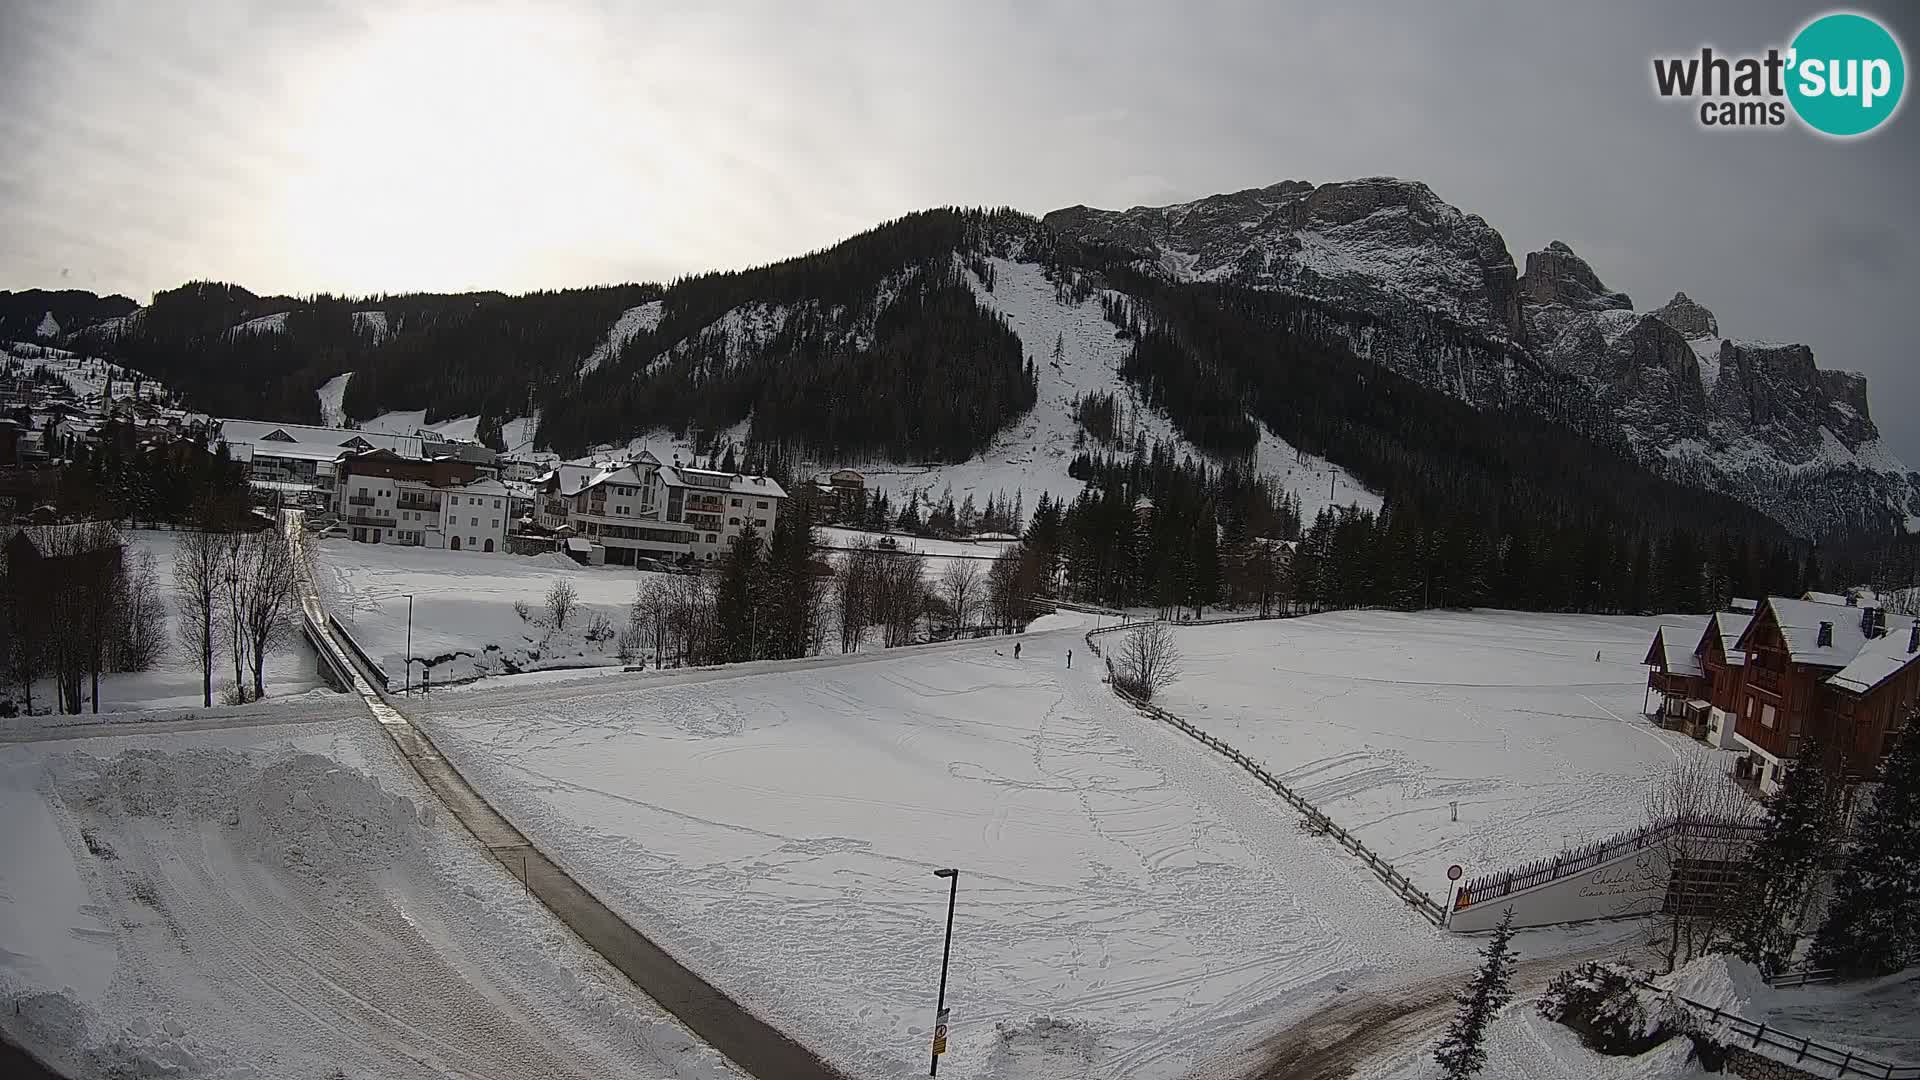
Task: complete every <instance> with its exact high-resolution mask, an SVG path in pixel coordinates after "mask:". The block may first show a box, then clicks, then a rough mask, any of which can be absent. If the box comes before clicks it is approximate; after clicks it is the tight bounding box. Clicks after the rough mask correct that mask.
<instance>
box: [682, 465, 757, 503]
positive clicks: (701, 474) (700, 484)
mask: <svg viewBox="0 0 1920 1080" xmlns="http://www.w3.org/2000/svg"><path fill="white" fill-rule="evenodd" d="M660 479H662V480H664V481H666V484H667V486H668V487H684V488H698V489H700V490H703V491H727V492H731V493H733V494H735V495H752V496H754V497H755V498H760V499H784V498H786V497H787V491H786V489H785V488H783V487H781V486H780V484H779V482H778V481H776V480H773V479H771V478H770V477H765V476H743V475H741V474H739V473H728V472H717V471H715V470H712V469H695V468H692V467H691V466H687V465H681V466H679V467H677V468H676V467H674V466H672V465H667V466H663V467H662V468H661V469H660Z"/></svg>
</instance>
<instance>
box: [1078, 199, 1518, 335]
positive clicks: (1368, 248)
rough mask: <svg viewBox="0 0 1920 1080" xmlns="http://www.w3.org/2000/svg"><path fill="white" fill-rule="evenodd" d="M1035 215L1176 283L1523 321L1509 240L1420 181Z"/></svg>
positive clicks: (1493, 328)
mask: <svg viewBox="0 0 1920 1080" xmlns="http://www.w3.org/2000/svg"><path fill="white" fill-rule="evenodd" d="M1043 221H1044V222H1045V223H1046V224H1047V225H1049V226H1051V227H1052V228H1053V229H1054V230H1055V231H1057V232H1060V233H1062V234H1065V235H1070V236H1073V237H1076V238H1079V239H1082V240H1085V241H1091V242H1094V243H1098V244H1101V245H1104V246H1109V247H1114V248H1119V249H1122V250H1125V251H1127V252H1130V253H1132V254H1134V255H1135V256H1136V257H1138V258H1139V259H1140V260H1142V261H1143V262H1146V263H1148V264H1151V265H1153V266H1155V267H1157V268H1158V269H1159V270H1160V271H1161V272H1163V273H1165V274H1167V275H1168V276H1170V277H1173V278H1177V279H1180V280H1186V281H1233V282H1238V283H1241V284H1247V285H1255V286H1263V287H1273V288H1290V289H1297V290H1300V291H1303V292H1308V293H1311V294H1313V295H1315V296H1319V297H1323V298H1325V299H1329V300H1337V301H1342V302H1346V303H1350V304H1353V305H1355V306H1359V307H1365V308H1369V309H1372V310H1381V311H1391V312H1395V313H1402V314H1411V313H1414V312H1418V311H1436V312H1440V313H1443V314H1445V315H1447V316H1449V317H1451V318H1454V319H1456V320H1458V321H1460V322H1463V323H1466V324H1469V325H1473V326H1476V327H1480V328H1482V329H1485V330H1487V331H1490V332H1492V333H1496V334H1500V335H1515V334H1517V333H1518V331H1519V328H1520V293H1519V286H1518V275H1517V274H1516V273H1515V271H1514V265H1513V256H1512V255H1510V254H1508V253H1507V245H1506V241H1504V240H1503V239H1501V237H1500V234H1499V233H1498V232H1496V231H1494V229H1493V227H1492V226H1490V225H1488V224H1487V223H1486V222H1485V221H1484V220H1482V219H1481V218H1480V217H1479V216H1477V215H1474V214H1468V213H1465V212H1463V211H1461V210H1460V209H1458V208H1457V207H1454V206H1452V205H1450V204H1448V203H1446V202H1444V201H1442V200H1441V199H1440V198H1439V197H1438V196H1436V195H1434V193H1433V191H1432V190H1431V189H1430V188H1428V187H1427V185H1425V184H1422V183H1419V182H1417V181H1410V180H1396V179H1393V178H1391V177H1371V178H1368V179H1364V180H1351V181H1346V182H1343V183H1335V184H1321V185H1319V186H1317V187H1316V186H1314V185H1312V184H1309V183H1305V182H1303V181H1298V180H1288V181H1283V182H1281V183H1278V184H1274V185H1272V186H1271V187H1264V188H1252V189H1249V190H1247V191H1239V192H1234V193H1233V194H1230V195H1213V196H1209V197H1208V198H1204V199H1199V200H1196V201H1194V202H1191V203H1184V204H1181V205H1179V206H1161V207H1145V206H1141V207H1135V208H1133V209H1131V210H1095V209H1091V208H1089V207H1085V206H1075V207H1071V208H1069V209H1066V210H1056V211H1054V212H1053V213H1051V214H1048V215H1047V216H1046V217H1045V218H1044V219H1043Z"/></svg>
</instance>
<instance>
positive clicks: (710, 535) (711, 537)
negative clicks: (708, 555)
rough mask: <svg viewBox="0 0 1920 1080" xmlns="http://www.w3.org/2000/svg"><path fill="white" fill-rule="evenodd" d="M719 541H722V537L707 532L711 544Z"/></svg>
mask: <svg viewBox="0 0 1920 1080" xmlns="http://www.w3.org/2000/svg"><path fill="white" fill-rule="evenodd" d="M719 542H720V538H719V537H717V536H715V535H713V534H712V533H708V534H707V543H709V544H717V543H719Z"/></svg>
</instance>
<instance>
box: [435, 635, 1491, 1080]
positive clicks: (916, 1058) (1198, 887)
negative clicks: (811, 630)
mask: <svg viewBox="0 0 1920 1080" xmlns="http://www.w3.org/2000/svg"><path fill="white" fill-rule="evenodd" d="M1053 621H1054V622H1072V621H1073V619H1072V617H1071V616H1063V617H1056V618H1055V619H1054V620H1053ZM1021 640H1022V643H1023V645H1024V649H1023V656H1022V658H1021V659H1019V660H1017V661H1016V660H1015V659H1013V658H1012V656H1011V654H1010V643H1009V642H1007V641H1006V640H1005V639H998V640H987V641H980V642H968V643H964V644H955V645H943V646H928V647H921V648H916V649H908V650H896V651H892V652H886V653H877V654H876V653H864V654H856V655H855V656H852V657H830V658H816V659H814V660H810V661H800V662H779V663H767V664H760V665H748V666H745V667H738V668H728V669H718V670H707V671H700V670H692V671H680V672H672V671H670V672H664V673H647V674H645V675H627V676H614V677H608V678H602V679H596V680H589V681H581V682H575V683H554V682H542V683H540V684H537V685H523V686H515V685H512V684H507V685H496V686H490V687H487V688H485V689H484V690H483V689H474V690H471V691H468V692H464V693H460V694H447V695H443V696H442V695H436V696H434V697H433V698H432V699H430V700H421V699H416V701H415V703H414V706H415V707H416V709H417V710H418V711H419V712H420V715H421V720H422V722H423V723H424V725H425V726H426V727H427V728H428V729H429V730H430V731H431V732H432V734H433V736H434V739H435V742H436V743H437V744H438V745H439V746H440V748H441V749H442V751H443V752H445V753H446V754H447V755H448V756H449V757H450V758H451V759H452V760H453V761H454V762H455V763H456V764H457V765H458V767H459V768H460V769H461V770H462V771H463V772H464V773H465V775H466V776H467V777H468V779H469V780H470V781H471V782H472V783H473V784H474V785H475V786H476V787H477V788H478V789H479V790H480V791H481V792H482V793H483V794H485V795H486V796H487V797H488V798H489V799H490V800H492V801H493V802H494V803H495V805H497V806H499V807H500V808H501V809H502V810H503V811H504V812H505V813H506V814H507V815H508V816H509V817H510V818H512V819H513V820H514V823H515V824H516V825H517V826H518V827H519V828H521V829H522V830H524V831H526V832H528V833H529V834H530V835H531V836H532V837H534V838H536V839H537V841H538V842H539V843H540V844H541V845H542V847H543V848H544V849H545V850H547V851H548V852H549V853H551V854H553V855H555V856H556V857H557V858H558V859H559V860H560V861H561V862H562V863H563V864H565V866H566V867H567V869H568V870H569V871H570V872H571V873H572V874H574V875H575V876H576V877H578V878H580V879H581V880H582V881H583V882H584V883H585V884H587V885H588V887H589V888H591V889H593V890H594V892H595V893H596V895H598V896H600V897H601V898H602V899H603V900H604V901H605V902H606V903H608V904H609V906H611V907H613V908H614V909H615V910H617V911H619V912H621V913H622V915H623V916H625V917H627V918H628V919H629V920H631V921H633V922H634V924H635V925H636V926H638V927H640V928H641V929H643V930H644V932H646V933H647V934H649V935H650V936H652V937H654V939H655V940H657V941H659V942H661V943H662V945H663V946H664V947H666V948H668V949H669V950H670V951H672V952H673V953H674V954H675V955H676V956H677V957H679V958H680V959H681V960H682V961H683V962H685V963H688V964H689V965H690V966H692V967H693V968H694V969H695V970H696V971H698V972H700V973H701V974H702V975H703V976H705V977H707V978H709V979H710V980H712V981H715V982H716V983H717V984H718V985H721V986H723V987H725V988H726V989H727V990H728V991H729V992H730V993H733V994H735V995H736V996H738V997H739V998H740V999H741V1000H742V1001H743V1003H745V1004H746V1005H747V1006H748V1007H749V1008H751V1009H754V1010H755V1011H756V1012H759V1013H760V1014H761V1015H763V1016H765V1017H767V1018H768V1020H769V1021H770V1022H772V1023H775V1024H776V1025H778V1026H780V1027H782V1028H783V1029H786V1030H791V1031H793V1032H794V1033H795V1034H796V1035H797V1036H798V1037H800V1038H802V1040H803V1041H805V1042H807V1043H808V1044H809V1045H810V1046H812V1047H813V1048H815V1049H816V1050H818V1051H820V1052H822V1053H824V1054H825V1055H826V1056H827V1057H828V1058H829V1059H830V1060H832V1061H834V1062H835V1063H837V1064H839V1065H841V1066H842V1067H844V1068H846V1069H847V1070H848V1071H849V1072H850V1073H852V1074H853V1075H858V1076H862V1077H906V1076H911V1075H919V1074H921V1073H923V1072H924V1071H925V1069H926V1066H927V1061H926V1057H925V1052H926V1045H927V1039H928V1035H929V1031H930V1025H931V1022H932V1010H933V1000H934V993H935V989H936V986H935V983H936V981H937V979H938V975H939V956H940V948H941V935H942V931H943V927H944V917H945V907H946V890H945V888H944V887H943V883H942V882H940V881H939V879H937V878H935V877H933V875H932V871H933V870H934V869H935V868H936V867H940V866H955V867H958V868H960V871H961V878H960V882H959V906H958V914H957V917H956V923H955V930H954V947H953V975H952V982H951V985H950V986H949V989H948V1003H949V1005H950V1006H951V1007H952V1009H953V1010H954V1020H953V1029H952V1052H951V1054H950V1056H949V1057H948V1058H947V1059H945V1061H943V1063H942V1067H941V1074H942V1075H943V1076H953V1077H956V1078H965V1077H997V1078H1013V1077H1039V1076H1045V1077H1050V1078H1069V1077H1100V1078H1103V1080H1104V1078H1129V1077H1131V1078H1148V1077H1152V1078H1172V1077H1178V1076H1182V1075H1184V1074H1185V1073H1186V1071H1187V1069H1188V1068H1189V1067H1190V1066H1191V1065H1193V1064H1194V1063H1195V1062H1196V1061H1197V1060H1198V1059H1199V1058H1200V1057H1201V1056H1203V1055H1205V1054H1208V1053H1211V1052H1213V1051H1214V1050H1215V1049H1216V1048H1217V1047H1218V1046H1219V1045H1221V1044H1222V1043H1228V1042H1233V1041H1235V1040H1242V1039H1250V1038H1256V1037H1257V1032H1258V1031H1260V1030H1263V1029H1265V1028H1266V1027H1268V1026H1270V1024H1271V1022H1272V1021H1274V1020H1275V1019H1277V1018H1278V1017H1280V1016H1282V1015H1284V1014H1286V1013H1288V1012H1290V1011H1297V1010H1307V1009H1311V1008H1313V1007H1315V1006H1316V1005H1318V1004H1319V1003H1321V1002H1324V1001H1325V1000H1326V999H1327V998H1329V997H1330V996H1331V995H1332V994H1333V993H1334V992H1335V987H1336V986H1341V985H1345V984H1346V983H1347V982H1349V981H1350V980H1353V979H1356V978H1364V977H1368V976H1369V975H1372V976H1382V977H1384V976H1385V975H1386V974H1387V973H1389V972H1392V973H1396V974H1397V973H1399V972H1402V971H1407V970H1419V969H1421V968H1423V967H1428V968H1430V967H1433V966H1434V965H1440V966H1442V967H1455V966H1459V965H1462V964H1464V963H1466V962H1467V960H1468V958H1470V955H1471V944H1472V943H1470V942H1463V941H1459V940H1454V939H1449V938H1447V937H1446V936H1444V935H1442V934H1440V933H1439V932H1438V931H1436V930H1434V928H1432V927H1431V926H1429V925H1427V924H1426V923H1425V922H1422V921H1420V920H1419V919H1418V918H1417V917H1416V916H1414V915H1413V914H1411V913H1410V912H1409V911H1408V909H1407V908H1406V907H1405V906H1404V905H1401V904H1399V903H1398V902H1396V901H1393V900H1392V899H1390V898H1389V897H1388V895H1387V894H1386V893H1385V891H1384V890H1382V889H1380V888H1379V887H1378V886H1377V883H1376V882H1375V881H1374V879H1373V878H1372V876H1371V875H1370V874H1369V873H1368V872H1367V871H1366V870H1364V869H1363V868H1362V867H1360V866H1359V865H1358V864H1357V863H1354V862H1352V861H1351V860H1350V859H1347V858H1345V857H1343V856H1341V855H1338V854H1335V853H1333V851H1332V849H1331V846H1330V845H1329V844H1328V843H1327V842H1326V841H1323V840H1319V839H1316V838H1313V837H1310V836H1308V835H1306V834H1305V833H1303V832H1302V831H1301V830H1300V829H1299V827H1298V824H1297V821H1296V819H1295V818H1294V816H1293V815H1292V814H1291V813H1290V812H1289V811H1287V810H1286V809H1285V807H1284V806H1282V805H1281V804H1279V803H1278V802H1277V800H1274V799H1272V798H1271V797H1270V796H1263V795H1262V794H1261V792H1260V790H1259V789H1257V788H1254V787H1253V786H1252V785H1250V784H1248V783H1246V782H1245V777H1244V774H1242V773H1239V772H1238V771H1236V770H1233V769H1231V768H1229V767H1228V766H1227V765H1226V764H1225V763H1224V762H1221V761H1219V760H1217V759H1215V758H1214V757H1212V756H1211V755H1210V754H1209V753H1208V752H1207V751H1205V750H1204V749H1203V748H1200V747H1198V746H1197V745H1195V744H1194V743H1193V742H1192V741H1191V740H1189V739H1186V738H1185V737H1184V736H1181V735H1179V734H1177V733H1175V732H1173V731H1171V729H1168V728H1166V727H1165V726H1164V725H1156V724H1154V723H1153V722H1150V721H1147V720H1144V719H1142V718H1141V717H1139V716H1138V715H1137V714H1135V713H1133V712H1132V711H1130V710H1128V709H1125V708H1123V707H1121V706H1120V705H1119V703H1118V702H1117V701H1116V700H1115V699H1114V698H1113V697H1112V696H1111V695H1110V694H1109V693H1108V692H1107V689H1106V687H1105V686H1104V685H1103V684H1102V683H1101V682H1100V680H1099V676H1098V672H1099V669H1100V666H1099V664H1098V663H1097V662H1089V661H1090V660H1091V658H1090V657H1088V656H1087V655H1086V653H1085V644H1084V642H1083V641H1082V639H1081V637H1080V632H1079V630H1078V629H1063V630H1058V631H1052V632H1045V633H1036V634H1029V635H1025V636H1024V637H1023V638H1022V639H1021ZM1069 648H1073V649H1075V650H1076V652H1077V653H1078V655H1077V657H1076V666H1075V667H1074V668H1073V669H1072V670H1071V671H1069V670H1068V669H1067V668H1066V666H1065V652H1066V650H1067V649H1069Z"/></svg>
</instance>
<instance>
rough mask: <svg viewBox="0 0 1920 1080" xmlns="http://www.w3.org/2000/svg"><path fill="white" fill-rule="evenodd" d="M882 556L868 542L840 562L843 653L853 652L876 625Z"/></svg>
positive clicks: (839, 598) (838, 595) (839, 591)
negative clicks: (874, 620) (869, 629)
mask: <svg viewBox="0 0 1920 1080" xmlns="http://www.w3.org/2000/svg"><path fill="white" fill-rule="evenodd" d="M881 557H882V556H881V555H880V554H879V553H878V552H877V551H875V550H874V548H873V546H872V545H871V544H869V543H867V542H866V541H864V540H863V541H861V542H859V543H857V544H856V545H854V548H853V550H852V551H849V552H847V554H846V556H845V557H844V558H842V559H841V560H840V567H839V578H840V580H839V590H838V593H837V599H838V600H839V608H838V612H837V614H838V615H839V622H840V651H841V652H843V653H847V652H853V651H854V650H856V649H858V648H859V647H860V639H861V637H862V636H864V634H865V632H866V629H867V627H868V626H869V625H871V624H872V622H873V617H872V612H873V603H874V594H875V592H876V591H877V590H878V578H879V575H880V559H881Z"/></svg>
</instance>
